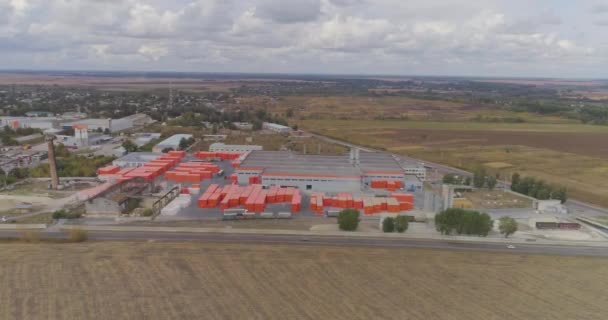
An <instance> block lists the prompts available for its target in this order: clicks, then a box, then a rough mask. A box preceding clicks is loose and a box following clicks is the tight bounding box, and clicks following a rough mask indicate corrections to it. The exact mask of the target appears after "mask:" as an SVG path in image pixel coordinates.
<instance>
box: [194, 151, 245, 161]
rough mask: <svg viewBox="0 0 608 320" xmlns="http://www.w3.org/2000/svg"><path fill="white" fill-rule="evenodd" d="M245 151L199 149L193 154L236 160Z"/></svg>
mask: <svg viewBox="0 0 608 320" xmlns="http://www.w3.org/2000/svg"><path fill="white" fill-rule="evenodd" d="M242 154H243V152H209V151H198V152H195V153H194V154H193V155H194V156H195V157H197V158H199V159H203V160H205V159H216V158H220V159H222V160H236V159H238V158H240V157H241V155H242Z"/></svg>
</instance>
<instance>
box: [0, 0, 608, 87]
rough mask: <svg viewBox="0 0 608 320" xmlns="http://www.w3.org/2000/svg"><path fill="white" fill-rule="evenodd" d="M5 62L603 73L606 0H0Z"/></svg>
mask: <svg viewBox="0 0 608 320" xmlns="http://www.w3.org/2000/svg"><path fill="white" fill-rule="evenodd" d="M0 69H68V70H133V71H137V70H142V71H146V70H150V71H152V70H156V71H201V72H223V71H229V72H279V73H288V72H291V73H342V74H399V75H411V74H420V75H475V76H536V77H578V78H608V0H596V1H594V0H588V1H587V0H171V1H169V0H166V1H165V0H80V1H78V0H0Z"/></svg>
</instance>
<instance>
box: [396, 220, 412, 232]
mask: <svg viewBox="0 0 608 320" xmlns="http://www.w3.org/2000/svg"><path fill="white" fill-rule="evenodd" d="M408 220H409V219H408V217H406V216H397V218H395V229H396V230H397V232H399V233H404V232H405V231H406V230H407V228H408V227H409V226H410V223H409V221H408Z"/></svg>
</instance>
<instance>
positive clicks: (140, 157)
mask: <svg viewBox="0 0 608 320" xmlns="http://www.w3.org/2000/svg"><path fill="white" fill-rule="evenodd" d="M158 157H159V155H158V153H154V152H131V153H128V154H126V155H125V156H123V157H120V158H118V159H116V160H114V161H120V162H148V161H152V160H154V159H156V158H158Z"/></svg>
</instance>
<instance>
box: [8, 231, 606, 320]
mask: <svg viewBox="0 0 608 320" xmlns="http://www.w3.org/2000/svg"><path fill="white" fill-rule="evenodd" d="M0 252H1V253H0V255H1V259H0V280H1V281H2V283H3V286H2V288H1V289H0V299H2V301H3V307H2V308H0V318H2V319H141V318H146V319H200V318H201V317H204V318H205V319H243V318H247V319H372V318H373V319H507V318H508V319H514V320H517V319H602V318H603V316H602V315H603V314H605V313H606V312H608V305H606V303H605V296H604V295H603V294H602V292H604V291H605V288H606V286H607V285H608V282H607V280H606V279H608V269H607V268H604V266H605V265H606V262H607V261H606V259H602V258H586V257H557V256H539V255H518V254H498V253H487V252H483V253H481V252H450V251H441V250H424V249H381V248H357V247H354V248H349V247H346V248H344V247H342V248H340V247H319V246H295V247H294V246H280V245H277V246H269V245H241V244H239V245H237V244H204V243H156V242H103V243H84V244H17V243H11V244H0ZM588 270H594V272H593V273H591V272H588ZM557 280H558V281H557Z"/></svg>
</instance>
